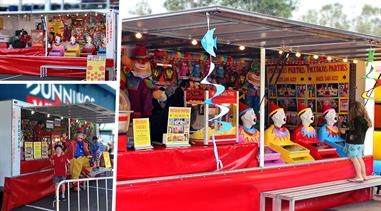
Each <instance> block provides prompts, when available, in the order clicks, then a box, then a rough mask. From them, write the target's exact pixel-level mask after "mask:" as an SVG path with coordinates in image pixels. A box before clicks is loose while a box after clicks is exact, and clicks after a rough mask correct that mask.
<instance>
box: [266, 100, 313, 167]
mask: <svg viewBox="0 0 381 211" xmlns="http://www.w3.org/2000/svg"><path fill="white" fill-rule="evenodd" d="M269 117H270V118H271V119H272V121H273V124H272V125H270V127H268V128H267V129H266V130H265V145H268V146H269V147H270V148H272V149H274V150H275V151H277V152H279V153H280V155H281V158H282V160H283V161H285V162H286V163H300V162H309V161H313V160H314V158H313V157H312V156H311V155H310V151H309V150H308V149H306V148H305V147H303V146H301V145H299V144H296V143H294V142H292V141H291V140H290V132H289V131H288V129H287V128H286V127H284V124H286V114H285V112H284V109H283V108H281V107H278V106H277V105H275V104H274V103H272V102H271V103H270V112H269Z"/></svg>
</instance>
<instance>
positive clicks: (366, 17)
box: [353, 4, 381, 36]
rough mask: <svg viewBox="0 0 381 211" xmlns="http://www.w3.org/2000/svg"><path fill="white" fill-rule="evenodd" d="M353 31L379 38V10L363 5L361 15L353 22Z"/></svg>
mask: <svg viewBox="0 0 381 211" xmlns="http://www.w3.org/2000/svg"><path fill="white" fill-rule="evenodd" d="M353 24H354V30H355V31H357V32H361V33H364V34H373V35H379V36H381V8H377V7H372V6H370V5H367V4H366V5H364V6H363V8H362V12H361V15H360V16H358V17H356V18H355V19H354V20H353Z"/></svg>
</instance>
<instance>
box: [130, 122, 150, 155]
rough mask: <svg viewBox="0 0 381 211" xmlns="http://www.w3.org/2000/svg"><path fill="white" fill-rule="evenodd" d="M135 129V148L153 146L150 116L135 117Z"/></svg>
mask: <svg viewBox="0 0 381 211" xmlns="http://www.w3.org/2000/svg"><path fill="white" fill-rule="evenodd" d="M133 131H134V147H135V149H147V148H152V146H151V135H150V130H149V119H148V118H141V119H133Z"/></svg>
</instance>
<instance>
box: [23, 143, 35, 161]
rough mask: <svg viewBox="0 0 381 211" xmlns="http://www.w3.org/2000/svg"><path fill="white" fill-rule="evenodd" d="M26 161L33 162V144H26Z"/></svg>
mask: <svg viewBox="0 0 381 211" xmlns="http://www.w3.org/2000/svg"><path fill="white" fill-rule="evenodd" d="M24 156H25V160H33V142H30V141H27V142H24Z"/></svg>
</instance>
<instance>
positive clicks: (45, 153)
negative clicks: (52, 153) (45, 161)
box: [41, 142, 49, 158]
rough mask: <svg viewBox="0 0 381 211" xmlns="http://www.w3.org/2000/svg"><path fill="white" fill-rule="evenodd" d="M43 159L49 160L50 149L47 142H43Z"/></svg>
mask: <svg viewBox="0 0 381 211" xmlns="http://www.w3.org/2000/svg"><path fill="white" fill-rule="evenodd" d="M41 157H42V158H49V147H48V143H47V142H41Z"/></svg>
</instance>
